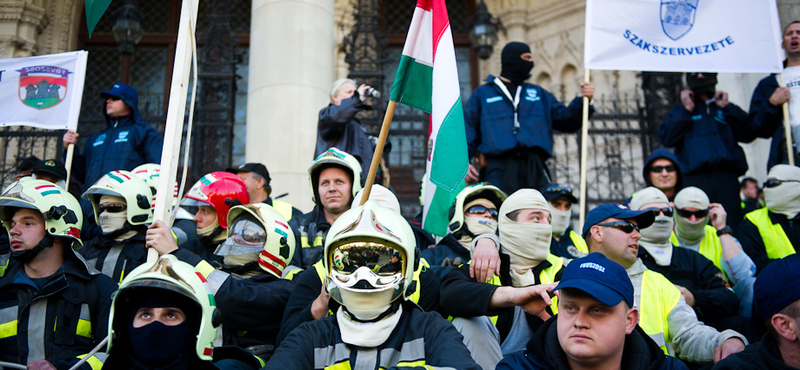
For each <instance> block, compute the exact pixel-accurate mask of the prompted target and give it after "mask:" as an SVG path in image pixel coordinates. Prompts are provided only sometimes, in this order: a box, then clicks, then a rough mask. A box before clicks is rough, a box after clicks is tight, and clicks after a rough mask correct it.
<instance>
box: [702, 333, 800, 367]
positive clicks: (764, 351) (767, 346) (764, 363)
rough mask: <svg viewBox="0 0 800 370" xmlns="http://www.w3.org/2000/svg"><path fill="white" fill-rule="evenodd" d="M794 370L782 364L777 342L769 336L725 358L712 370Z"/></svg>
mask: <svg viewBox="0 0 800 370" xmlns="http://www.w3.org/2000/svg"><path fill="white" fill-rule="evenodd" d="M725 369H735V370H750V369H752V370H761V369H764V370H766V369H769V370H796V369H795V368H793V367H791V366H788V365H786V364H785V363H783V357H782V356H781V351H780V350H778V342H777V341H776V340H775V338H773V337H772V335H771V334H769V333H768V334H766V335H764V337H763V338H761V340H760V341H758V342H755V343H753V344H751V345H749V346H747V347H745V349H744V351H742V352H738V353H734V354H732V355H730V356H728V357H725V358H724V359H723V360H722V361H720V362H718V363H717V364H716V365H714V370H725Z"/></svg>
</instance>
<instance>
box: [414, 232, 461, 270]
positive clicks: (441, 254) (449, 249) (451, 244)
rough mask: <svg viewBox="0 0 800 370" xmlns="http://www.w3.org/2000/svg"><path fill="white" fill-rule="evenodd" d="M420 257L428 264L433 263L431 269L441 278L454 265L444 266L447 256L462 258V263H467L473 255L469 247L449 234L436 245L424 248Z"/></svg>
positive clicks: (448, 257) (453, 258)
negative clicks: (465, 246)
mask: <svg viewBox="0 0 800 370" xmlns="http://www.w3.org/2000/svg"><path fill="white" fill-rule="evenodd" d="M420 257H421V258H424V259H425V261H428V264H430V265H431V270H432V271H433V272H434V273H435V274H436V277H438V278H439V280H441V279H444V277H445V275H447V273H448V272H450V270H452V269H453V267H452V266H442V262H444V260H445V258H447V259H450V260H451V261H452V260H455V259H456V258H461V263H467V262H469V260H470V258H471V257H472V255H471V254H470V252H469V249H467V248H464V247H463V246H462V245H461V243H459V242H458V240H456V237H454V236H453V234H447V236H445V237H444V238H442V240H440V241H439V244H436V246H435V247H433V248H428V249H425V250H423V251H422V253H420Z"/></svg>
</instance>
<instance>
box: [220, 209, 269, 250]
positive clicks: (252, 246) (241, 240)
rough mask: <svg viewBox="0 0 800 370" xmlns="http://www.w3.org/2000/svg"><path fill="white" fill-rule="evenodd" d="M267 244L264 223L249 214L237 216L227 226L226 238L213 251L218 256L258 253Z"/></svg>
mask: <svg viewBox="0 0 800 370" xmlns="http://www.w3.org/2000/svg"><path fill="white" fill-rule="evenodd" d="M265 244H267V231H266V230H264V225H263V224H262V223H261V222H259V221H258V220H257V219H256V218H255V217H253V216H252V215H250V214H245V215H243V216H240V217H238V218H237V219H236V220H235V221H234V222H233V225H231V226H229V231H228V239H227V240H225V242H224V243H222V244H220V246H219V247H217V250H216V251H215V252H214V253H215V254H217V255H220V256H237V255H242V254H251V253H258V252H261V251H262V250H263V249H264V245H265Z"/></svg>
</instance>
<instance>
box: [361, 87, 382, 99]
mask: <svg viewBox="0 0 800 370" xmlns="http://www.w3.org/2000/svg"><path fill="white" fill-rule="evenodd" d="M364 95H366V96H368V97H373V98H375V99H380V98H381V92H380V91H378V90H375V88H373V87H370V88H368V89H367V90H366V91H364Z"/></svg>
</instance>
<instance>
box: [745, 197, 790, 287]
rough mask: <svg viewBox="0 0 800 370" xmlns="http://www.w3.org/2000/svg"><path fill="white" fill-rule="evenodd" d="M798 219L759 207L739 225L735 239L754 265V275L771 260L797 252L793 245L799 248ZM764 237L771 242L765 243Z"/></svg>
mask: <svg viewBox="0 0 800 370" xmlns="http://www.w3.org/2000/svg"><path fill="white" fill-rule="evenodd" d="M798 216H800V215H798ZM798 216H795V217H794V218H791V219H790V218H788V217H786V216H784V215H781V214H777V213H772V212H770V211H769V209H767V208H762V209H757V210H755V211H753V212H750V213H748V214H747V215H745V217H744V219H742V222H740V223H739V227H738V228H737V229H736V239H739V243H741V244H742V249H743V250H744V252H745V253H747V255H748V256H750V258H751V259H752V260H753V263H755V264H756V276H758V273H760V272H761V270H763V269H764V268H765V267H767V265H769V264H770V263H772V261H773V260H775V259H778V258H782V257H784V256H785V255H786V254H787V253H789V254H791V253H795V252H796V251H797V248H796V247H795V246H796V245H800V217H798ZM762 233H763V234H762ZM765 237H769V238H770V239H771V240H769V241H767V240H765Z"/></svg>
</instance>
